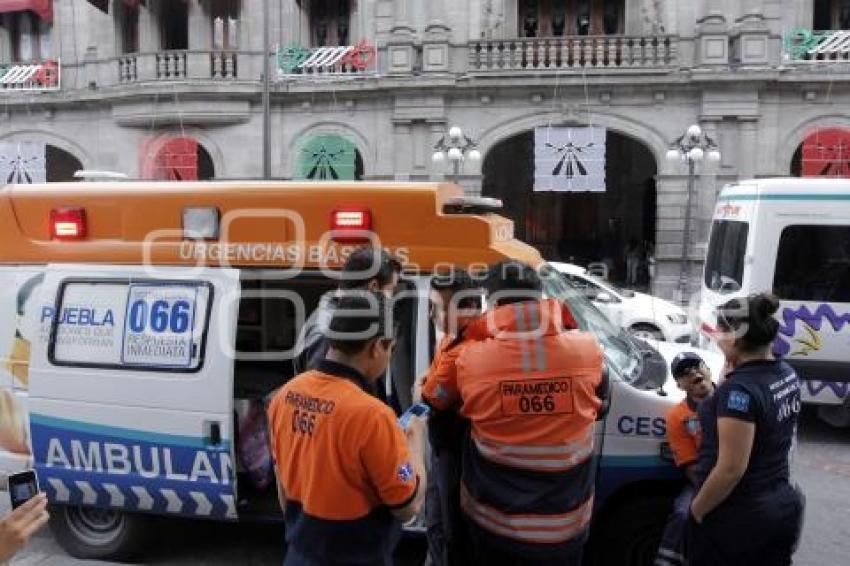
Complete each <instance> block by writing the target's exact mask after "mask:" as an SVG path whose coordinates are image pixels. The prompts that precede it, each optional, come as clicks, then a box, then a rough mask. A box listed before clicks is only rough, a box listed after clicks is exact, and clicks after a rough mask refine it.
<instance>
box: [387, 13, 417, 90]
mask: <svg viewBox="0 0 850 566" xmlns="http://www.w3.org/2000/svg"><path fill="white" fill-rule="evenodd" d="M394 6H395V19H394V22H395V23H394V24H393V27H392V29H391V30H390V33H391V36H390V40H389V41H388V42H387V54H388V58H389V63H388V68H387V71H388V72H389V74H391V75H406V74H410V73H412V72H413V63H414V59H415V57H414V52H413V48H414V42H415V41H416V29H415V28H414V27H413V22H412V21H411V18H412V17H413V11H412V5H411V0H395V5H394Z"/></svg>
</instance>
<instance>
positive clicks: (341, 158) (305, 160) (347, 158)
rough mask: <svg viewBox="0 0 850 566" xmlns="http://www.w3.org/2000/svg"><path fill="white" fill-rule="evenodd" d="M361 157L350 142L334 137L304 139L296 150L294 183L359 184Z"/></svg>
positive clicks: (361, 165)
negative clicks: (350, 182)
mask: <svg viewBox="0 0 850 566" xmlns="http://www.w3.org/2000/svg"><path fill="white" fill-rule="evenodd" d="M363 174H364V168H363V156H362V155H361V154H360V151H359V150H358V149H357V146H356V145H355V144H354V142H352V141H351V140H349V139H347V138H345V137H343V136H340V135H336V134H320V135H316V136H312V137H310V138H307V139H305V140H304V141H303V142H302V143H301V144H299V146H298V149H297V150H296V159H295V169H294V172H293V177H294V178H295V179H306V180H311V181H361V180H362V179H363Z"/></svg>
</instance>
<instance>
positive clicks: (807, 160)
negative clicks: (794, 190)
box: [790, 127, 850, 178]
mask: <svg viewBox="0 0 850 566" xmlns="http://www.w3.org/2000/svg"><path fill="white" fill-rule="evenodd" d="M790 169H791V170H790V173H791V176H792V177H840V178H848V177H850V128H843V127H822V128H817V129H813V130H812V131H811V132H810V133H809V134H808V135H807V136H806V137H805V139H803V141H802V142H801V143H800V145H799V146H797V150H796V151H795V152H794V156H793V157H792V158H791V167H790Z"/></svg>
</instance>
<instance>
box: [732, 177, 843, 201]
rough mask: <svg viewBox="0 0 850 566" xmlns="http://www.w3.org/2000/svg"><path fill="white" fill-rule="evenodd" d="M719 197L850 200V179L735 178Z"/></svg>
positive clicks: (734, 198) (735, 198)
mask: <svg viewBox="0 0 850 566" xmlns="http://www.w3.org/2000/svg"><path fill="white" fill-rule="evenodd" d="M719 200H721V201H722V200H842V201H844V200H850V179H837V178H828V177H777V178H765V179H750V180H746V181H738V182H736V183H731V184H728V185H726V186H725V187H723V191H722V192H721V195H720V197H719Z"/></svg>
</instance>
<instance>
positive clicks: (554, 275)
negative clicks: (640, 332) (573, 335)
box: [540, 265, 643, 383]
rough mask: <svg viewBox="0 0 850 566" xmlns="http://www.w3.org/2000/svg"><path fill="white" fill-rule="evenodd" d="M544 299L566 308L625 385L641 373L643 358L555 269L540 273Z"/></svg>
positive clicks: (581, 292)
mask: <svg viewBox="0 0 850 566" xmlns="http://www.w3.org/2000/svg"><path fill="white" fill-rule="evenodd" d="M540 278H541V279H542V280H543V292H544V293H545V294H546V296H548V297H551V298H553V299H558V300H559V301H561V302H562V303H564V304H566V305H567V306H568V307H569V309H570V312H571V313H572V315H573V317H574V318H575V319H576V322H577V323H578V324H579V327H581V329H582V330H585V331H587V332H592V333H594V334H595V335H596V338H597V340H599V343H600V344H601V346H602V349H603V350H604V352H605V359H606V361H607V363H608V364H609V366H611V367H612V369H613V370H614V371H615V372H616V373H618V374H620V376H621V377H622V378H623V379H624V380H625V381H627V382H629V383H632V382H634V381H635V380H637V379H638V377H639V376H640V375H641V372H642V370H643V368H642V365H643V357H642V356H641V354H640V352H638V350H637V348H636V346H635V345H634V343H633V342H632V340H631V338H629V337H628V335H627V334H626V333H625V332H624V331H623V330H622V329H621V328H617V327H616V326H614V325H613V324H611V323H610V322H609V321H608V319H607V318H605V316H604V315H603V314H602V313H601V312H599V310H598V309H597V308H596V307H595V306H593V303H591V302H590V301H589V300H588V299H587V298H586V297H585V295H584V291H583V290H582V289H579V288H577V287H575V286H573V285H572V284H570V283H568V282H567V281H566V279H565V278H564V277H561V276H560V274H559V273H558V271H557V270H555V268H553V267H551V266H549V265H544V266H543V268H542V269H541V270H540Z"/></svg>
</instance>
